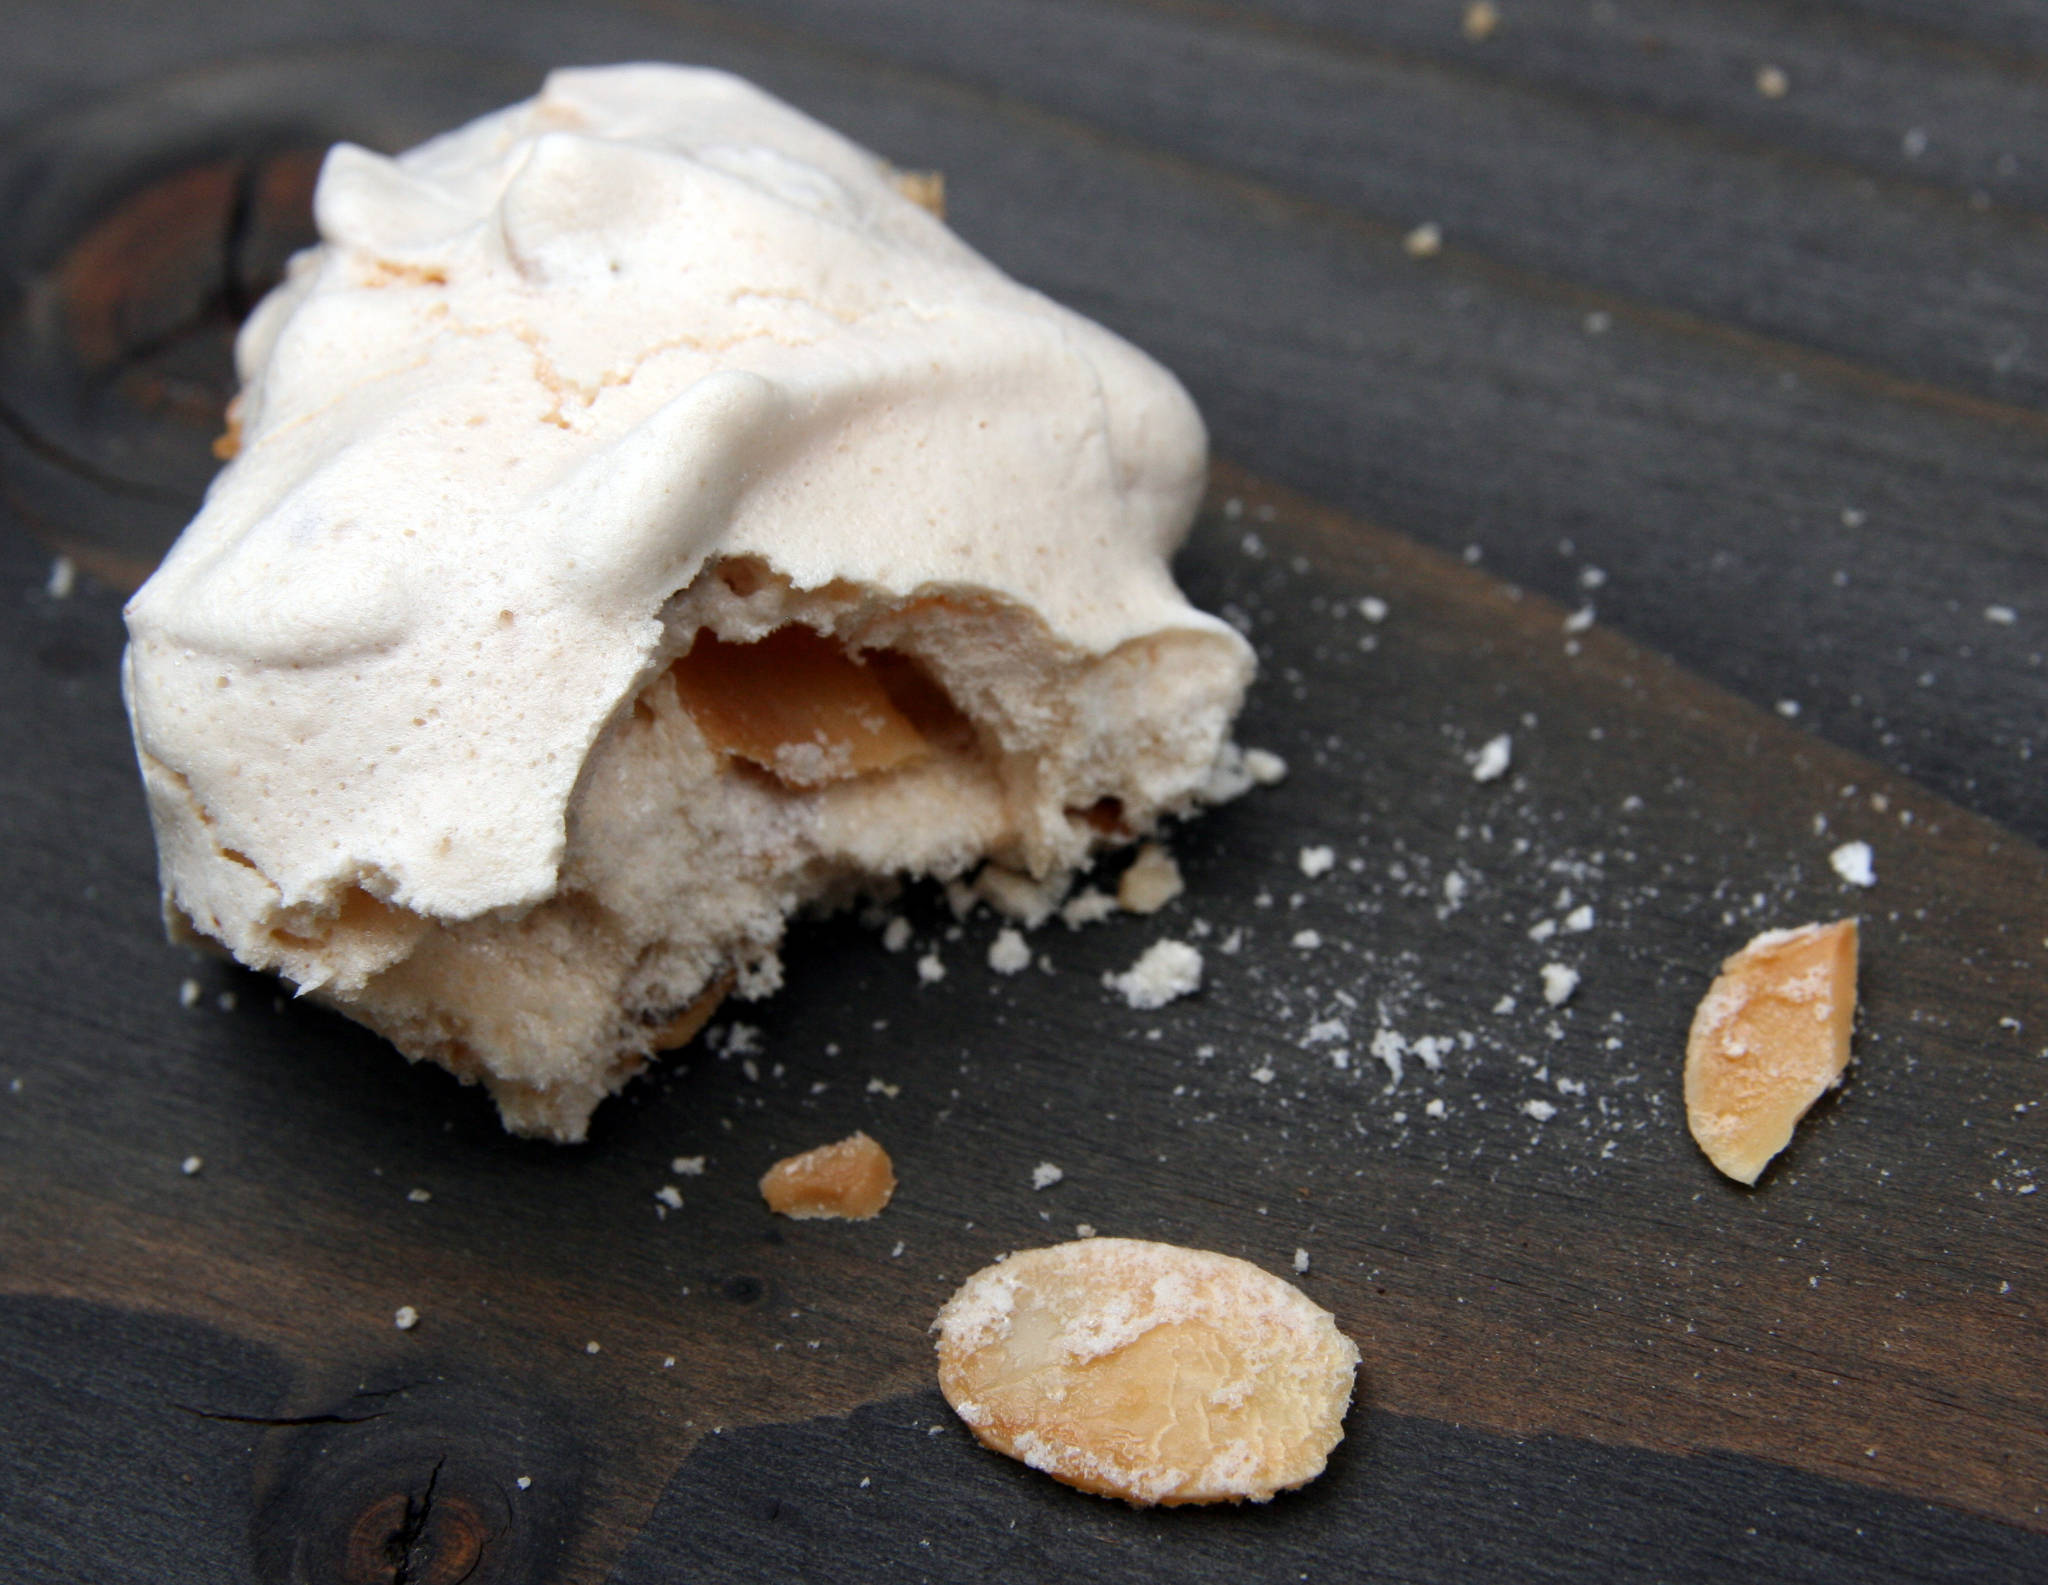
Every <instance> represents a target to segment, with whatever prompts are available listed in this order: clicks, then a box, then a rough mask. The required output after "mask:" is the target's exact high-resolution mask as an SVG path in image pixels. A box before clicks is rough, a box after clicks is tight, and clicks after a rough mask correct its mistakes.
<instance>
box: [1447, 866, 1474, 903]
mask: <svg viewBox="0 0 2048 1585" xmlns="http://www.w3.org/2000/svg"><path fill="white" fill-rule="evenodd" d="M1471 889H1472V883H1471V882H1470V881H1468V880H1466V879H1465V877H1464V876H1463V875H1462V874H1461V873H1459V872H1458V871H1457V870H1452V871H1451V872H1450V873H1449V874H1447V875H1445V876H1444V905H1445V906H1446V907H1448V908H1461V907H1463V906H1464V903H1465V896H1466V893H1468V892H1469V891H1470V890H1471Z"/></svg>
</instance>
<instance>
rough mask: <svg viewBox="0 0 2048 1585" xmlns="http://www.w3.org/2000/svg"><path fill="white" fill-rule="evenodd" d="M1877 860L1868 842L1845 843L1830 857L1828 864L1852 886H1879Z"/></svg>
mask: <svg viewBox="0 0 2048 1585" xmlns="http://www.w3.org/2000/svg"><path fill="white" fill-rule="evenodd" d="M1875 860H1876V856H1875V855H1874V854H1873V853H1872V852H1871V850H1870V844H1869V843H1868V842H1844V843H1843V844H1842V845H1841V846H1840V847H1838V848H1836V849H1835V850H1834V852H1832V853H1830V854H1829V855H1828V863H1829V865H1830V866H1831V867H1832V868H1833V869H1834V872H1835V873H1836V874H1837V875H1839V876H1841V877H1842V879H1843V880H1845V881H1847V882H1848V883H1849V884H1850V885H1851V886H1875V885H1876V884H1877V866H1876V861H1875Z"/></svg>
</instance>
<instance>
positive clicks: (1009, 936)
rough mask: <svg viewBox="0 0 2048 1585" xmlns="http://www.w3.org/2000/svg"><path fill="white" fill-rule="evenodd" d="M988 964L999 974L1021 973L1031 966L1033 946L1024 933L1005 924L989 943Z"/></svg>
mask: <svg viewBox="0 0 2048 1585" xmlns="http://www.w3.org/2000/svg"><path fill="white" fill-rule="evenodd" d="M988 966H989V967H990V968H992V969H994V970H995V971H996V973H998V974H1021V973H1023V972H1024V970H1026V969H1028V968H1030V967H1031V948H1030V946H1029V945H1028V944H1027V943H1026V942H1025V940H1024V937H1023V935H1022V934H1021V933H1020V932H1018V931H1016V930H1013V929H1011V928H1010V927H1009V926H1007V925H1006V926H1004V927H1003V928H1002V929H1001V930H998V931H997V932H996V938H995V940H993V941H991V942H990V943H989V944H988Z"/></svg>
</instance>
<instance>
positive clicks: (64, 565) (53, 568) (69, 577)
mask: <svg viewBox="0 0 2048 1585" xmlns="http://www.w3.org/2000/svg"><path fill="white" fill-rule="evenodd" d="M77 587H78V563H76V562H75V561H73V560H72V559H71V558H70V557H69V556H59V557H58V558H57V559H56V560H55V561H53V562H51V563H50V577H49V581H48V582H46V583H45V584H44V585H43V589H44V592H46V593H47V594H48V595H49V597H50V598H51V599H52V600H68V599H70V598H71V591H72V590H73V589H75V588H77Z"/></svg>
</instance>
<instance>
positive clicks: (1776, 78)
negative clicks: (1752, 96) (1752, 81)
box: [1756, 65, 1792, 99]
mask: <svg viewBox="0 0 2048 1585" xmlns="http://www.w3.org/2000/svg"><path fill="white" fill-rule="evenodd" d="M1791 89H1792V79H1791V78H1789V77H1787V76H1786V75H1785V68H1784V67H1782V66H1770V65H1764V66H1759V67H1758V68H1757V69H1756V91H1757V92H1758V93H1760V94H1762V95H1763V96H1764V97H1765V98H1766V99H1783V98H1784V97H1785V95H1786V94H1787V93H1789V92H1791Z"/></svg>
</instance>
